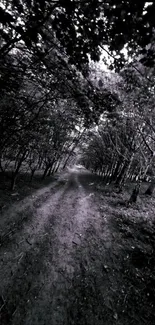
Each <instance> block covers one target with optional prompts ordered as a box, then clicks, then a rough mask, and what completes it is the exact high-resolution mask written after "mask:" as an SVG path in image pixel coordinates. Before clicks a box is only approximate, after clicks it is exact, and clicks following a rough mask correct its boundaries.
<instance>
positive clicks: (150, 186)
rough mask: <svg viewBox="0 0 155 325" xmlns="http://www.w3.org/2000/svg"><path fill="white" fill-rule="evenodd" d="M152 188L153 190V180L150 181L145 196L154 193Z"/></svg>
mask: <svg viewBox="0 0 155 325" xmlns="http://www.w3.org/2000/svg"><path fill="white" fill-rule="evenodd" d="M154 188H155V179H153V180H152V181H151V183H150V185H149V187H148V188H147V190H146V192H145V194H146V195H150V196H151V195H152V194H153V192H154Z"/></svg>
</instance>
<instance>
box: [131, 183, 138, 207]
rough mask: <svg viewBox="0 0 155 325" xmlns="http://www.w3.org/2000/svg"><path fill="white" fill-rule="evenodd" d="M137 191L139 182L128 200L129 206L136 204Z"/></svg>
mask: <svg viewBox="0 0 155 325" xmlns="http://www.w3.org/2000/svg"><path fill="white" fill-rule="evenodd" d="M139 191H140V182H139V183H138V184H137V185H136V186H135V188H134V189H133V192H132V194H131V197H130V199H129V203H130V204H132V203H136V202H137V198H138V195H139Z"/></svg>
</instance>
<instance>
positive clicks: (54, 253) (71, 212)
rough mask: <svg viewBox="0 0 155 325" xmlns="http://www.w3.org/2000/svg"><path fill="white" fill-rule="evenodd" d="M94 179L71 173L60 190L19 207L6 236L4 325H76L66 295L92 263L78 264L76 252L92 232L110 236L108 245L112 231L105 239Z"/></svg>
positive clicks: (81, 172) (79, 171) (1, 269)
mask: <svg viewBox="0 0 155 325" xmlns="http://www.w3.org/2000/svg"><path fill="white" fill-rule="evenodd" d="M91 177H92V175H91V174H90V173H89V172H87V171H85V170H84V169H79V168H78V167H77V168H74V169H70V170H69V171H68V173H67V174H66V175H65V177H64V176H63V177H62V178H61V179H60V180H59V183H60V186H58V187H56V189H55V190H54V189H51V192H48V191H47V192H46V193H43V192H41V193H40V197H39V196H38V197H37V195H36V196H35V197H36V199H35V200H34V201H33V203H32V202H29V200H27V202H26V203H25V204H24V203H23V205H22V206H21V204H19V206H17V207H16V208H15V213H14V214H15V218H14V223H13V224H11V226H10V229H9V230H7V231H6V233H5V234H4V233H3V234H2V236H1V237H2V247H1V251H2V254H1V261H0V264H1V265H0V278H1V279H3V281H1V283H0V289H1V297H3V298H2V299H3V304H2V311H3V314H2V323H4V324H9V322H11V323H12V324H16V325H17V324H27V325H30V324H33V325H34V324H52V325H54V324H69V322H70V323H71V320H68V317H69V315H68V312H67V309H66V307H67V306H66V304H67V301H68V303H69V297H67V296H66V298H64V294H65V295H66V294H67V291H68V289H69V288H70V286H71V283H72V280H73V277H74V274H75V272H76V271H77V268H79V270H80V269H81V268H84V264H85V262H86V260H87V258H88V257H87V256H83V257H82V258H83V259H84V261H85V262H84V263H82V264H81V261H78V258H77V261H75V253H76V250H77V249H78V248H79V247H81V245H82V241H83V239H84V238H85V237H86V236H87V231H90V232H94V233H95V237H96V236H97V237H98V238H99V237H101V236H102V237H104V236H105V244H106V245H108V242H109V241H110V238H109V233H107V226H106V228H105V230H106V231H105V234H104V233H103V232H101V223H102V222H103V220H101V216H100V212H99V210H98V207H97V204H96V203H95V202H94V193H93V191H92V190H91V186H92V185H93V184H92V183H91V182H90V181H89V178H91ZM52 191H53V193H52ZM5 214H6V218H4V216H3V219H2V220H1V223H2V224H3V229H5V222H6V229H8V228H7V226H8V223H9V218H7V215H9V212H8V213H7V212H5ZM11 217H13V212H11ZM102 219H103V218H102ZM105 224H106V222H105ZM107 234H108V238H107ZM5 302H6V304H5ZM3 305H4V306H3ZM77 312H78V311H77ZM72 321H74V316H73V320H72Z"/></svg>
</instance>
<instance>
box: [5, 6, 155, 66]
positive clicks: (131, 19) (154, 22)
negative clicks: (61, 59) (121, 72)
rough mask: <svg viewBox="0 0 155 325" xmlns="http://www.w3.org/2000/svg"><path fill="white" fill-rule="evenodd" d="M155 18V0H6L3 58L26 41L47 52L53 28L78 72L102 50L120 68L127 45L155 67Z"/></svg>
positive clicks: (131, 53) (35, 49)
mask: <svg viewBox="0 0 155 325" xmlns="http://www.w3.org/2000/svg"><path fill="white" fill-rule="evenodd" d="M154 16H155V3H154V1H151V2H146V1H144V0H136V1H135V0H128V1H122V0H117V1H116V0H106V1H100V0H90V1H87V0H55V1H46V0H43V1H40V0H35V1H31V0H22V1H19V0H12V1H9V0H5V1H3V6H2V5H1V6H0V22H1V29H0V37H1V49H0V54H1V55H4V54H6V53H7V52H8V51H10V50H11V49H13V48H14V46H16V45H17V44H18V43H19V42H20V41H23V42H24V43H25V44H26V46H27V47H28V48H29V49H31V50H32V49H33V51H39V52H40V53H42V54H43V53H44V52H45V48H46V46H45V39H46V37H45V34H46V33H45V29H47V30H48V32H50V33H51V34H52V35H53V37H56V38H57V40H59V42H60V44H61V45H62V46H63V48H64V49H65V51H66V53H67V54H68V56H69V59H70V62H72V63H74V64H76V65H77V66H78V68H81V67H82V66H83V64H87V63H88V54H89V55H90V57H91V59H93V60H99V58H100V53H101V47H100V46H102V47H104V46H108V49H109V50H110V52H111V53H113V54H116V55H117V59H116V60H115V62H114V66H119V67H120V68H121V67H122V65H123V64H124V62H125V57H124V54H123V53H121V52H120V51H121V50H122V49H123V48H124V46H126V49H127V51H128V54H129V55H130V56H131V57H132V56H135V54H136V55H137V53H141V54H143V56H145V57H143V62H144V63H145V64H147V65H153V63H154V58H155V54H154V49H153V48H152V47H151V45H152V44H153V42H154V28H155V19H154ZM147 46H148V47H147Z"/></svg>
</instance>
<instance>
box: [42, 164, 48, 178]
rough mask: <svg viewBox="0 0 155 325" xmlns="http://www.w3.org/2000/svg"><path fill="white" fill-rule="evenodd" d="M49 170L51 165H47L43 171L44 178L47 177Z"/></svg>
mask: <svg viewBox="0 0 155 325" xmlns="http://www.w3.org/2000/svg"><path fill="white" fill-rule="evenodd" d="M48 170H49V166H46V168H45V170H44V173H43V176H42V179H45V177H46V175H47V172H48Z"/></svg>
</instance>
